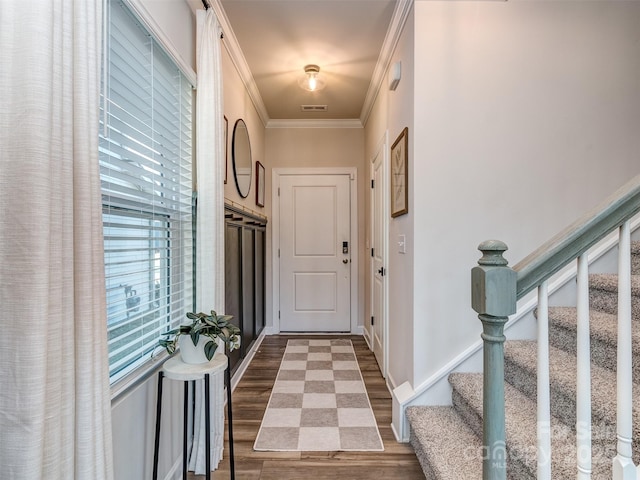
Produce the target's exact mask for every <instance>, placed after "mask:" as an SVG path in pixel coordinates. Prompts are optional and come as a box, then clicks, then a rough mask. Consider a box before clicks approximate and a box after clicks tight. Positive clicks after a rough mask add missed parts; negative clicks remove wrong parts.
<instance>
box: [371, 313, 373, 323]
mask: <svg viewBox="0 0 640 480" xmlns="http://www.w3.org/2000/svg"><path fill="white" fill-rule="evenodd" d="M371 325H373V315H372V316H371Z"/></svg>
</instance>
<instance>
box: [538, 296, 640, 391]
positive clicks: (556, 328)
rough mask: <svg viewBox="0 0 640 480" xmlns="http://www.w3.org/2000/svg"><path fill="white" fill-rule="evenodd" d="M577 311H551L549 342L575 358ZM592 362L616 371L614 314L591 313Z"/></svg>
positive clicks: (636, 337) (637, 366)
mask: <svg viewBox="0 0 640 480" xmlns="http://www.w3.org/2000/svg"><path fill="white" fill-rule="evenodd" d="M576 327H577V311H576V308H575V307H550V308H549V342H550V343H551V345H553V346H554V347H556V348H560V349H562V350H564V351H565V352H567V353H570V354H572V355H575V354H576ZM589 327H590V331H591V361H592V362H594V363H596V364H597V365H600V366H601V367H604V368H608V369H609V370H612V371H616V369H617V350H618V348H617V345H618V318H617V317H616V316H615V315H613V314H610V313H606V312H601V311H598V310H591V311H590V313H589ZM631 328H632V330H631V342H632V351H633V373H634V375H633V379H634V382H637V383H640V322H632V325H631Z"/></svg>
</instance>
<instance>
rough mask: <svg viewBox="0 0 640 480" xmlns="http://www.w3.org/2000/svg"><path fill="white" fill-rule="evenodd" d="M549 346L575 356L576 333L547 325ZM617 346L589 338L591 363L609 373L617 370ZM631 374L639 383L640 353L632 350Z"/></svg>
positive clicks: (552, 324) (595, 338)
mask: <svg viewBox="0 0 640 480" xmlns="http://www.w3.org/2000/svg"><path fill="white" fill-rule="evenodd" d="M549 344H550V345H551V346H552V347H556V348H560V349H562V350H564V351H565V352H568V353H570V354H572V355H576V332H575V330H567V329H566V328H562V327H560V326H558V325H555V324H554V323H550V324H549ZM617 348H618V347H617V345H616V344H611V343H608V342H606V341H603V340H602V339H599V338H597V337H594V336H592V337H591V361H592V362H593V363H595V364H596V365H599V366H601V367H604V368H608V369H609V370H611V371H614V372H615V371H616V370H617V363H618V358H617V356H618V351H617ZM632 372H633V379H634V382H640V351H637V350H635V349H634V351H633V357H632Z"/></svg>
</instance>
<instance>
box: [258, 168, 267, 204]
mask: <svg viewBox="0 0 640 480" xmlns="http://www.w3.org/2000/svg"><path fill="white" fill-rule="evenodd" d="M264 181H265V179H264V165H262V163H260V162H258V161H256V205H258V206H259V207H264Z"/></svg>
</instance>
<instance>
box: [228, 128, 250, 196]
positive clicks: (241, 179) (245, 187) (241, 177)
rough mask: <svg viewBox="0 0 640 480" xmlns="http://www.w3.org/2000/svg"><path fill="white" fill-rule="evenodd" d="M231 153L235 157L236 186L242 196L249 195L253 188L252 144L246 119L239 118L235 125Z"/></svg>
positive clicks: (234, 174) (234, 173)
mask: <svg viewBox="0 0 640 480" xmlns="http://www.w3.org/2000/svg"><path fill="white" fill-rule="evenodd" d="M231 155H232V157H233V176H234V177H235V179H236V187H237V188H238V193H239V194H240V196H241V197H242V198H246V196H247V195H249V188H251V171H252V170H253V168H252V166H253V165H252V163H251V144H250V143H249V131H248V130H247V125H246V124H245V123H244V120H242V119H239V120H238V121H236V124H235V125H234V127H233V138H232V140H231Z"/></svg>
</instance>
